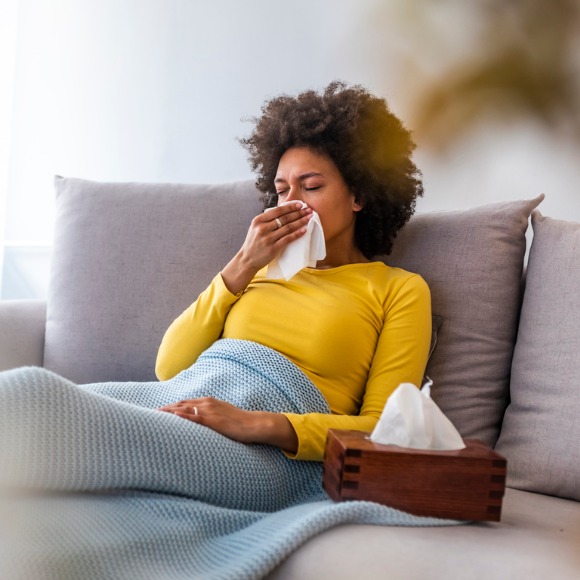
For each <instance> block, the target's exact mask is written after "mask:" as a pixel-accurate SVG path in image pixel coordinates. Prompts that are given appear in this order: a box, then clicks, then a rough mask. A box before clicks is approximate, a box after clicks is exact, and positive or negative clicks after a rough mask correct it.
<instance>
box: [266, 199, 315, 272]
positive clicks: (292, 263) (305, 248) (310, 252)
mask: <svg viewBox="0 0 580 580" xmlns="http://www.w3.org/2000/svg"><path fill="white" fill-rule="evenodd" d="M286 203H294V202H286ZM282 205H284V204H282ZM302 207H303V208H304V207H306V204H305V203H304V202H302ZM269 209H274V208H268V209H267V210H266V211H268V210H269ZM325 257H326V244H325V243H324V232H323V231H322V225H321V223H320V218H319V217H318V214H317V213H316V212H312V218H311V219H310V221H309V222H308V225H307V226H306V233H305V234H304V235H303V236H301V237H300V238H298V239H297V240H294V241H293V242H292V243H291V244H289V245H288V246H286V248H285V249H284V251H283V252H282V253H281V254H280V256H278V258H276V259H274V260H272V262H270V264H268V271H267V272H266V277H267V278H284V279H286V280H290V278H292V276H294V275H295V274H297V273H298V272H299V271H300V270H302V268H306V267H310V268H314V267H315V266H316V262H318V260H323V259H324V258H325Z"/></svg>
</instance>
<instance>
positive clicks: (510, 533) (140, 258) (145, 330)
mask: <svg viewBox="0 0 580 580" xmlns="http://www.w3.org/2000/svg"><path fill="white" fill-rule="evenodd" d="M56 191H57V222H56V227H55V238H54V250H53V256H52V264H51V280H50V291H49V297H48V299H47V301H46V302H41V301H4V302H0V369H2V370H3V369H9V368H14V367H17V366H23V365H38V366H45V367H46V368H48V369H51V370H53V371H55V372H57V373H59V374H61V375H63V376H65V377H67V378H69V379H71V380H73V381H75V382H78V383H87V382H97V381H108V380H153V379H154V361H155V354H156V350H157V346H158V344H159V342H160V339H161V336H162V335H163V332H164V331H165V329H166V328H167V326H168V325H169V323H170V322H171V321H172V320H173V318H175V317H176V316H177V315H178V314H179V313H180V312H181V311H182V310H183V309H184V308H186V307H187V306H188V305H189V304H190V303H191V302H192V301H193V300H195V298H196V297H197V294H198V293H199V292H200V291H201V290H202V289H203V288H204V287H205V285H206V284H208V283H209V281H210V280H211V278H212V277H213V276H214V275H215V274H216V273H217V272H218V271H219V270H220V269H221V268H222V267H223V266H224V265H225V264H226V263H227V261H228V260H229V258H230V257H231V256H232V255H233V253H234V252H235V251H236V250H237V249H238V248H239V246H240V245H241V243H242V241H243V238H244V235H245V232H246V230H247V227H248V225H249V222H250V220H251V218H252V217H253V216H254V215H255V214H256V213H257V212H259V211H260V204H259V201H258V194H257V192H256V191H255V189H254V187H253V185H252V183H251V182H238V183H229V184H221V185H207V186H206V185H177V184H139V183H96V182H90V181H85V180H80V179H71V178H57V179H56ZM541 199H542V198H541V197H538V198H536V199H532V200H524V201H512V202H505V203H498V204H493V205H488V206H483V207H480V208H475V209H473V210H469V211H458V212H441V213H426V214H417V215H416V216H415V217H413V219H412V220H411V222H410V223H409V224H408V225H407V226H406V227H405V228H404V229H403V231H402V232H401V234H400V235H399V237H398V239H397V242H396V245H395V250H394V252H393V254H392V256H389V257H387V258H386V261H387V263H389V264H392V265H397V266H402V267H404V268H407V269H409V270H412V271H416V272H419V273H420V274H421V275H422V276H423V277H424V278H425V279H426V280H427V282H428V283H429V285H430V288H431V292H432V303H433V313H434V314H435V315H437V316H438V317H440V319H441V320H442V324H441V326H440V328H439V329H438V332H437V344H436V347H435V350H434V352H433V354H432V356H431V358H430V361H429V366H428V374H429V376H430V377H431V378H432V379H433V380H434V386H433V390H432V395H433V398H434V399H435V400H436V402H437V403H438V404H439V406H440V407H441V408H442V409H443V411H444V412H445V413H446V414H447V416H448V417H449V418H450V419H451V420H452V421H453V423H454V424H455V425H456V426H457V428H458V429H459V431H460V433H461V434H462V435H463V436H464V437H470V438H477V439H480V440H482V441H484V442H486V443H487V444H489V445H491V446H493V447H495V448H496V449H497V450H498V451H499V452H500V453H502V454H503V455H504V456H506V457H507V459H508V479H507V485H508V489H507V492H506V495H505V498H504V506H503V514H502V521H501V522H500V523H471V524H468V525H464V526H459V527H444V528H397V527H392V528H391V527H379V526H355V525H348V526H340V527H337V528H334V529H331V530H329V531H326V532H324V533H322V534H321V535H319V536H317V537H315V538H314V539H312V540H310V541H308V542H307V543H306V544H305V545H303V546H302V547H300V548H299V549H298V550H297V551H296V552H295V553H294V554H293V555H291V556H290V557H289V558H288V559H287V560H286V561H285V562H284V563H283V564H282V565H281V566H279V567H278V568H277V569H276V570H275V571H274V572H273V573H272V575H271V577H272V578H277V579H285V578H312V579H314V578H316V579H318V578H335V579H340V578H345V579H346V578H404V579H413V578H421V579H423V578H426V577H427V578H446V579H449V578H461V579H464V578H514V579H519V578H542V579H543V578H561V579H568V578H570V579H572V578H575V579H577V578H580V549H579V548H580V503H579V502H580V445H579V444H578V442H579V441H580V421H579V420H578V419H580V388H578V385H577V384H576V383H577V381H578V376H579V375H580V372H579V371H580V292H579V291H578V287H579V285H580V224H575V223H569V222H564V221H559V220H553V219H550V218H545V217H543V216H542V215H541V214H540V213H539V211H538V210H537V209H535V208H536V207H537V206H538V205H539V204H540V203H541ZM530 214H531V215H532V224H533V230H534V231H533V234H534V235H533V241H532V246H531V251H530V255H529V261H528V266H527V274H526V283H525V290H524V285H523V284H522V272H523V264H524V252H525V248H526V237H525V232H526V228H527V226H528V221H529V216H530ZM425 491H426V493H428V492H429V490H425Z"/></svg>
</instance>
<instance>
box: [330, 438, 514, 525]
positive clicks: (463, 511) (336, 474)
mask: <svg viewBox="0 0 580 580" xmlns="http://www.w3.org/2000/svg"><path fill="white" fill-rule="evenodd" d="M369 435H370V434H369V433H364V432H362V431H343V430H336V429H330V430H329V432H328V439H327V441H326V451H325V455H324V476H323V485H324V489H325V490H326V492H327V493H328V495H329V496H330V497H331V498H332V499H333V500H335V501H346V500H369V501H374V502H377V503H381V504H384V505H387V506H390V507H393V508H396V509H399V510H402V511H405V512H408V513H410V514H414V515H417V516H431V517H438V518H449V519H455V520H488V521H495V522H498V521H499V520H500V517H501V505H502V499H503V495H504V491H505V479H506V464H507V462H506V459H505V458H504V457H502V456H501V455H499V454H498V453H496V452H495V451H493V449H491V448H490V447H488V446H487V445H484V444H483V443H481V442H480V441H477V440H475V439H466V440H465V441H464V443H465V445H466V448H465V449H461V450H459V451H431V450H423V449H408V448H405V447H398V446H396V445H381V444H378V443H373V442H372V441H371V440H370V439H369V438H368V437H369Z"/></svg>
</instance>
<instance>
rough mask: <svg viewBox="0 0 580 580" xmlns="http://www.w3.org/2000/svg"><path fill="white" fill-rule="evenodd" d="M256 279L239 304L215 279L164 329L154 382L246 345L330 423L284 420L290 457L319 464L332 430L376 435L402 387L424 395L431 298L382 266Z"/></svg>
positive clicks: (412, 280)
mask: <svg viewBox="0 0 580 580" xmlns="http://www.w3.org/2000/svg"><path fill="white" fill-rule="evenodd" d="M265 272H266V271H265V269H264V270H261V271H260V272H258V274H257V275H256V276H255V277H254V279H253V280H252V282H251V283H250V284H249V286H248V287H247V288H246V290H245V291H244V292H243V293H242V294H241V296H236V295H234V294H232V293H231V292H230V291H229V290H228V289H227V288H226V286H225V284H224V282H223V280H222V277H221V275H219V274H218V275H217V276H216V277H215V278H214V279H213V281H212V282H211V284H210V285H209V287H208V288H207V289H206V290H205V291H204V292H202V293H201V294H200V296H199V297H198V299H197V300H196V301H195V302H194V303H193V304H192V305H191V306H190V307H189V308H188V309H187V310H185V312H183V313H182V314H181V315H180V316H179V317H178V318H177V319H176V320H175V321H174V322H173V323H172V324H171V326H170V327H169V329H168V330H167V332H166V333H165V336H164V337H163V341H162V343H161V346H160V348H159V353H158V356H157V364H156V373H157V376H158V378H159V379H160V380H167V379H169V378H172V377H173V376H175V375H176V374H178V373H179V372H181V371H182V370H184V369H186V368H188V367H189V366H191V365H192V364H193V363H194V362H195V360H196V359H197V357H198V356H199V355H200V354H201V353H202V352H203V351H204V350H205V349H206V348H208V347H209V346H211V345H212V344H213V343H214V342H215V341H216V340H217V339H219V338H237V339H243V340H252V341H254V342H258V343H260V344H263V345H265V346H268V347H270V348H272V349H274V350H276V351H278V352H279V353H281V354H283V355H284V356H285V357H286V358H288V359H289V360H291V361H292V362H293V363H294V364H296V365H297V366H298V367H299V368H300V369H301V370H302V371H303V372H304V373H305V374H306V375H307V376H308V378H309V379H310V380H311V381H312V382H313V383H314V384H315V385H316V386H317V387H318V388H319V389H320V391H321V392H322V394H323V395H324V397H325V399H326V401H327V402H328V405H329V407H330V409H331V413H332V414H331V415H325V414H320V413H309V414H306V415H298V414H292V413H285V415H286V417H287V418H288V420H289V421H290V422H291V423H292V426H293V427H294V429H295V431H296V434H297V436H298V451H297V453H296V454H295V455H290V454H288V455H289V456H290V457H293V458H296V459H305V460H315V461H321V460H322V458H323V454H324V446H325V442H326V436H327V432H328V429H329V428H332V429H355V430H360V431H372V429H373V428H374V426H375V424H376V422H377V421H378V419H379V417H380V415H381V412H382V410H383V407H384V405H385V402H386V400H387V398H388V397H389V396H390V394H391V393H392V392H393V391H394V390H395V388H396V387H397V386H398V385H399V384H400V383H403V382H410V383H413V384H415V385H418V386H420V383H421V380H422V378H423V373H424V371H425V365H426V362H427V356H428V351H429V344H430V338H431V300H430V293H429V288H428V286H427V284H426V283H425V281H424V280H423V279H422V278H421V277H420V276H418V275H417V274H412V273H410V272H406V271H405V270H401V269H399V268H391V267H389V266H386V265H385V264H383V263H382V262H369V263H362V264H350V265H346V266H340V267H338V268H332V269H327V270H317V269H314V268H305V269H304V270H302V271H300V272H299V273H298V274H297V275H296V276H294V277H293V278H292V279H291V280H289V281H285V280H271V279H268V278H266V276H265Z"/></svg>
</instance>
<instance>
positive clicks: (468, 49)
mask: <svg viewBox="0 0 580 580" xmlns="http://www.w3.org/2000/svg"><path fill="white" fill-rule="evenodd" d="M399 16H400V17H402V19H401V20H400V22H401V31H399V34H400V35H401V34H402V35H401V36H400V38H399V39H398V40H399V41H401V40H402V41H403V45H404V49H403V50H404V54H405V63H406V64H405V66H406V73H405V76H406V79H407V81H408V82H407V83H403V84H404V85H406V88H405V86H404V87H402V90H407V91H411V92H410V93H409V92H408V93H407V94H413V93H414V94H415V97H414V100H413V103H412V105H413V106H411V110H410V111H409V113H410V119H409V122H410V125H411V126H412V127H413V129H414V132H415V134H416V135H417V137H418V139H419V140H420V141H421V142H422V143H423V144H426V145H431V146H432V147H433V146H435V147H436V148H439V147H440V148H445V147H448V146H449V145H451V144H453V143H454V142H457V141H458V140H459V138H460V137H461V136H463V135H464V134H465V133H467V132H469V131H470V130H471V129H473V128H474V127H476V126H477V125H479V124H480V123H481V122H482V119H485V120H488V119H490V118H492V119H494V118H495V119H496V120H498V121H499V122H501V123H504V124H505V123H506V122H512V121H518V120H530V119H531V120H535V121H537V122H540V123H542V124H543V125H544V126H545V127H546V128H547V129H548V130H550V131H552V132H557V133H559V134H563V135H566V136H569V137H572V138H573V139H575V140H576V142H577V143H578V144H579V145H580V0H477V1H476V0H407V2H406V3H405V7H404V9H403V12H400V13H399ZM453 26H455V27H456V29H454V28H453ZM450 37H453V38H454V42H453V41H450ZM458 39H459V42H458ZM417 75H418V76H417ZM413 76H415V78H411V77H413Z"/></svg>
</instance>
